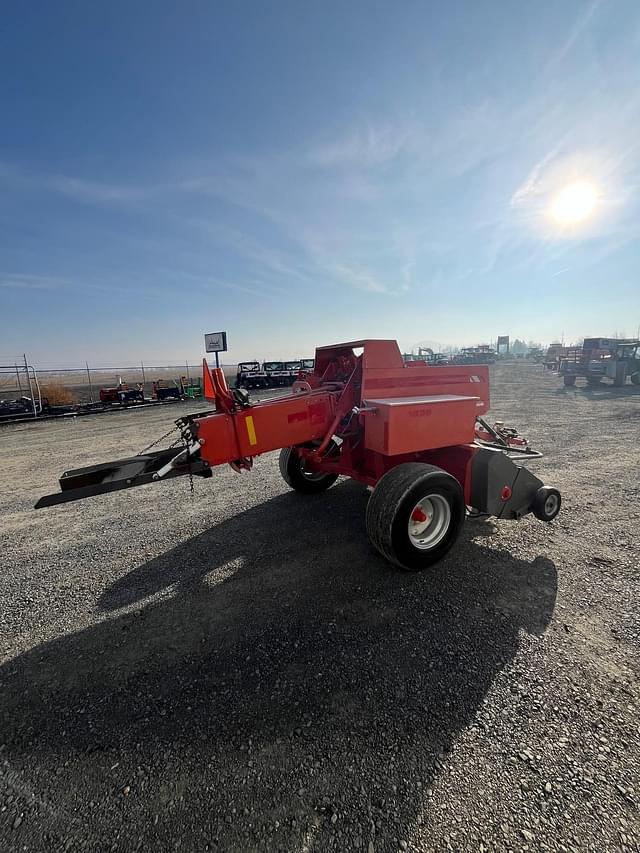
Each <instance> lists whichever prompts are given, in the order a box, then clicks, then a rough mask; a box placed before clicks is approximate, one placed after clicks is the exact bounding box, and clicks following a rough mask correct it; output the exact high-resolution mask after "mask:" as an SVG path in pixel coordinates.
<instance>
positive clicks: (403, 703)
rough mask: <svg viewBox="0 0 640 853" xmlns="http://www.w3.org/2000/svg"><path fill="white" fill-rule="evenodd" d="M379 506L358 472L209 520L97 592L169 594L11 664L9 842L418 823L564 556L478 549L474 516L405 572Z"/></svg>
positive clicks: (336, 837)
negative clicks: (452, 543) (381, 545)
mask: <svg viewBox="0 0 640 853" xmlns="http://www.w3.org/2000/svg"><path fill="white" fill-rule="evenodd" d="M366 500H367V494H366V492H365V491H364V490H363V489H362V488H361V487H360V486H358V485H357V484H355V483H353V482H349V481H348V482H344V483H340V484H338V485H337V486H335V487H334V488H333V489H331V490H330V491H329V492H328V493H326V494H325V495H323V496H318V497H315V498H312V499H307V498H301V497H300V496H298V495H296V494H294V493H287V494H284V495H282V496H280V497H277V498H274V499H273V500H270V501H267V502H266V503H264V504H261V505H258V506H256V507H254V508H252V509H249V510H247V511H246V512H244V513H242V514H240V515H238V516H236V517H234V518H231V519H229V520H227V521H224V522H223V523H221V524H218V525H214V526H212V527H211V528H210V529H209V530H208V531H206V532H205V533H203V534H202V535H200V536H197V537H195V538H193V539H191V540H188V541H186V542H183V543H181V544H180V545H178V546H176V547H175V548H174V549H173V550H172V551H170V552H168V553H166V554H163V555H162V556H161V557H159V558H157V559H154V560H152V561H150V562H148V563H145V564H144V565H141V566H139V567H138V568H137V569H135V570H134V571H132V572H131V573H130V574H128V575H126V576H124V577H122V578H121V579H120V580H119V581H118V582H117V583H116V584H114V585H113V586H111V587H110V588H109V589H107V590H106V591H105V593H104V595H103V596H102V599H101V602H100V605H101V607H102V608H104V609H106V610H108V611H113V610H115V609H117V608H119V607H122V606H125V605H131V604H133V603H135V602H142V600H143V599H144V598H145V597H147V596H150V595H153V594H154V593H157V592H159V591H161V590H168V589H169V587H171V590H170V592H167V593H165V596H164V597H163V598H161V599H160V600H155V601H152V602H150V603H147V604H146V606H144V608H143V609H141V610H137V611H136V612H131V611H130V610H129V611H128V612H126V613H124V614H122V613H121V614H119V615H118V614H116V615H110V616H108V617H107V618H105V620H104V621H103V622H101V623H99V624H97V625H94V626H91V627H89V628H87V629H86V630H84V631H81V632H78V633H76V634H72V635H69V636H63V637H60V638H57V639H56V640H54V641H51V642H49V643H46V644H44V645H42V646H40V647H38V648H35V649H33V650H32V651H30V652H28V653H25V654H23V655H22V656H20V657H18V658H17V659H15V660H13V661H11V662H10V663H8V664H6V665H5V666H3V667H2V668H0V690H1V694H2V704H1V711H0V745H1V744H5V746H4V749H3V750H2V751H0V760H4V761H5V767H8V768H11V772H12V773H14V776H15V777H16V778H17V779H19V780H20V784H21V785H22V786H23V788H25V786H26V785H30V786H31V787H32V789H33V790H34V791H36V792H37V796H36V799H35V803H36V804H35V805H33V806H32V807H30V808H32V809H33V814H32V815H31V816H30V817H31V819H25V821H24V823H23V824H22V826H20V827H19V829H17V830H15V831H14V832H13V834H12V836H11V837H12V841H13V843H15V845H16V849H19V847H18V845H19V844H22V843H27V842H29V849H37V850H39V849H47V848H48V849H56V845H58V844H61V843H62V841H61V839H64V838H66V837H72V838H74V839H76V840H78V839H82V838H84V839H87V840H88V841H87V843H89V842H90V847H91V849H92V850H98V849H103V848H106V849H112V850H113V849H121V850H135V849H138V848H139V847H142V846H143V845H144V846H145V847H148V846H149V845H150V846H151V848H152V849H175V847H176V842H179V843H180V844H181V849H183V850H200V849H206V845H207V844H209V845H210V846H211V848H212V849H219V850H237V851H251V850H254V849H268V850H286V851H302V850H305V851H321V850H325V849H328V848H329V847H330V846H334V849H339V850H344V849H352V848H353V847H354V846H355V847H360V846H362V848H363V849H364V850H365V851H366V850H367V848H368V844H369V840H370V839H372V838H373V840H374V843H375V851H376V853H379V851H381V850H387V849H389V850H391V849H393V850H396V849H397V846H398V839H403V838H407V839H408V838H410V836H411V826H412V825H414V824H415V821H416V818H417V817H418V816H419V815H421V814H423V812H424V811H425V808H426V809H427V811H428V805H427V801H426V794H425V791H426V789H427V788H428V787H429V785H430V784H431V782H432V780H434V778H435V777H436V776H437V775H438V767H439V762H440V761H441V760H442V759H443V754H444V753H446V752H448V751H449V750H450V749H451V746H452V743H453V741H454V740H455V738H456V736H457V735H458V733H459V732H460V731H461V730H462V729H464V728H465V727H467V726H469V725H470V723H472V721H473V720H474V717H475V715H476V713H477V711H478V709H479V706H480V705H481V703H482V701H483V699H484V697H485V695H486V693H487V691H488V690H489V688H490V687H491V684H492V682H493V679H494V678H495V676H496V674H497V673H499V672H500V670H501V669H502V668H503V667H504V666H505V665H506V664H507V663H508V662H509V661H510V660H511V659H512V658H513V657H514V655H515V653H516V651H517V648H518V642H519V632H520V631H521V630H525V631H528V632H533V633H536V634H539V633H541V632H542V631H544V629H545V626H546V625H547V623H548V622H549V619H550V618H551V614H552V612H553V608H554V603H555V597H556V571H555V567H554V565H553V563H552V562H550V561H549V560H547V559H545V558H538V559H536V560H534V561H533V562H531V563H530V562H523V561H520V560H516V559H514V558H513V557H512V556H511V555H510V554H509V553H508V552H506V551H503V550H500V549H499V548H498V547H496V548H490V547H485V546H484V545H482V544H479V543H478V542H476V539H484V541H486V537H487V536H490V535H491V532H492V530H493V527H492V526H491V525H490V524H487V523H482V522H468V524H467V525H466V531H465V534H464V535H463V537H462V539H461V541H460V542H459V544H458V546H457V547H456V548H455V549H454V551H453V553H452V554H451V555H450V556H449V557H448V558H447V559H446V560H445V561H444V562H442V563H441V564H440V565H439V566H438V567H437V568H436V569H435V570H434V571H433V572H432V573H421V574H415V575H414V574H406V573H402V572H398V571H394V570H392V569H391V568H390V567H389V566H388V565H387V564H386V563H385V562H384V561H383V560H382V559H381V558H379V557H378V556H377V555H375V554H374V553H373V552H372V551H371V550H370V548H369V546H368V544H367V541H366V536H365V531H364V510H365V506H366ZM418 783H420V785H418ZM124 786H130V791H129V792H127V796H124V795H123V794H122V790H123V787H124ZM45 792H46V793H45ZM25 798H27V795H26V794H25ZM38 803H40V805H38ZM245 810H247V811H246V813H245ZM334 813H335V814H336V815H337V818H334V819H333V821H332V815H334ZM27 817H29V815H27ZM376 821H377V822H378V826H377V827H376V826H375V823H376ZM372 822H373V832H374V835H372ZM1 830H2V824H0V832H1ZM44 833H46V838H47V839H48V840H46V843H45V840H41V839H44ZM393 839H396V840H395V841H394V840H393ZM112 845H115V847H114V846H112ZM20 849H21V848H20ZM74 849H76V847H74Z"/></svg>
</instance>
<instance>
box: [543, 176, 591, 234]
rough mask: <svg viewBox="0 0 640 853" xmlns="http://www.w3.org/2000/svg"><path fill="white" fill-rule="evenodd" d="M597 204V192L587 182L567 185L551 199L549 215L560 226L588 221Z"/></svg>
mask: <svg viewBox="0 0 640 853" xmlns="http://www.w3.org/2000/svg"><path fill="white" fill-rule="evenodd" d="M597 202H598V190H597V189H596V187H595V186H594V184H592V183H590V182H589V181H575V182H574V183H572V184H568V185H567V186H566V187H564V189H562V190H560V192H559V193H558V194H557V195H556V197H555V198H554V199H553V202H552V204H551V215H552V217H553V218H554V219H555V220H556V222H558V223H560V224H561V225H573V224H574V223H577V222H582V221H583V220H585V219H588V218H589V217H590V216H591V214H592V213H593V211H594V208H595V206H596V204H597Z"/></svg>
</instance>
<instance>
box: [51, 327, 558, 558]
mask: <svg viewBox="0 0 640 853" xmlns="http://www.w3.org/2000/svg"><path fill="white" fill-rule="evenodd" d="M203 372H204V390H205V393H204V396H205V398H206V399H207V400H209V401H210V402H212V403H214V404H215V410H213V411H212V410H209V411H205V412H201V413H199V414H194V415H188V416H186V417H184V418H181V419H179V420H178V421H176V428H177V430H178V433H179V439H178V440H179V442H180V446H179V447H177V448H176V447H173V448H169V449H166V450H162V451H155V452H153V453H146V454H145V453H143V454H141V455H139V456H135V457H132V458H129V459H123V460H119V461H117V462H113V463H106V464H102V465H96V466H91V467H89V468H83V469H79V470H74V471H69V472H66V473H65V474H63V476H62V477H61V478H60V486H61V491H60V492H59V493H56V494H53V495H47V496H46V497H43V498H41V499H40V500H39V501H38V503H37V504H36V508H40V507H46V506H53V505H56V504H59V503H65V502H67V501H73V500H78V499H81V498H85V497H90V496H95V495H98V494H102V493H105V492H110V491H114V490H117V489H125V488H131V487H134V486H138V485H144V484H146V483H156V482H160V481H161V480H163V479H166V478H168V477H175V476H180V475H183V474H188V475H191V476H199V477H210V476H211V475H212V468H214V467H215V466H217V465H221V464H229V465H231V466H232V468H233V469H234V470H236V471H238V472H240V471H243V470H250V469H251V468H252V467H253V462H254V459H255V458H256V457H257V456H259V455H261V454H263V453H268V452H270V451H273V450H280V471H281V473H282V476H283V479H284V480H285V482H286V483H287V484H288V485H289V486H290V487H291V488H293V489H295V490H296V491H298V492H300V493H302V494H314V493H318V492H323V491H325V490H326V489H328V488H329V487H330V486H331V485H333V483H334V482H335V481H336V480H337V478H338V477H340V476H346V477H351V478H352V479H354V480H358V481H359V482H361V483H363V484H364V485H366V486H368V487H370V488H371V489H372V493H371V496H370V499H369V503H368V506H367V513H366V527H367V532H368V535H369V539H370V540H371V542H372V544H373V545H374V546H375V548H376V549H377V550H378V551H379V552H380V553H381V554H383V556H384V557H386V558H387V559H388V560H389V561H390V562H392V563H393V564H395V565H397V566H399V567H401V568H403V569H407V570H410V571H417V570H420V569H424V568H427V567H428V566H431V565H433V564H434V563H436V562H437V561H438V560H440V559H441V558H442V557H443V556H444V555H445V554H446V553H447V552H448V551H449V549H450V548H451V547H452V545H453V544H454V543H455V541H456V539H457V538H458V536H459V534H460V531H461V528H462V525H463V523H464V520H465V517H466V515H467V514H469V513H471V514H474V515H493V516H496V517H498V518H501V519H513V520H517V519H519V518H521V517H522V516H523V515H526V514H527V513H530V512H532V513H533V514H534V515H535V516H536V517H537V518H539V519H540V520H542V521H551V520H552V519H553V518H555V517H556V515H557V514H558V512H559V510H560V503H561V498H560V494H559V492H558V491H557V490H556V489H553V488H549V487H547V486H544V485H543V483H542V482H541V481H540V480H539V479H538V478H537V477H535V476H534V475H533V474H532V473H531V472H530V471H529V470H528V469H527V468H525V467H524V464H523V463H524V462H525V461H526V460H527V459H528V458H535V457H539V456H540V455H541V454H540V453H538V452H536V451H533V450H531V448H530V447H529V446H528V443H527V442H526V441H525V440H524V439H523V438H521V437H520V436H518V434H517V433H516V432H515V430H512V429H505V428H504V427H502V426H500V425H497V426H496V427H492V426H490V425H489V424H488V423H487V422H486V421H485V420H484V419H483V417H482V416H483V415H484V414H485V413H486V412H487V410H488V409H489V370H488V368H487V367H486V366H482V365H451V366H448V365H446V366H440V365H438V366H433V365H428V364H427V363H426V362H422V361H411V362H407V363H405V362H404V361H403V359H402V356H401V354H400V350H399V348H398V345H397V343H396V342H395V341H392V340H363V341H351V342H349V343H344V344H335V345H332V346H326V347H320V348H318V349H317V350H316V358H315V366H314V369H313V370H312V371H308V372H306V371H301V372H300V375H299V377H298V379H297V380H296V382H295V383H294V385H293V387H292V393H291V394H288V395H286V396H282V397H276V398H272V399H268V400H263V401H258V402H251V400H250V399H249V395H248V393H247V392H246V391H245V390H244V389H241V388H239V389H234V390H233V391H231V390H229V388H228V387H227V383H226V380H225V377H224V373H223V372H222V370H221V369H219V368H214V369H213V370H211V369H210V368H209V366H208V364H207V362H206V360H205V361H204V363H203Z"/></svg>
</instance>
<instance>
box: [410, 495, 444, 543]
mask: <svg viewBox="0 0 640 853" xmlns="http://www.w3.org/2000/svg"><path fill="white" fill-rule="evenodd" d="M450 525H451V507H450V506H449V501H448V500H447V499H446V498H445V497H444V496H443V495H435V494H434V495H426V496H425V497H424V498H422V499H421V500H420V501H418V503H417V504H416V505H415V506H414V508H413V509H412V510H411V514H410V516H409V523H408V525H407V529H408V533H409V539H410V540H411V544H412V545H413V546H414V548H418V549H419V550H421V551H427V550H430V549H431V548H435V547H436V545H438V544H439V543H440V542H441V541H442V540H443V539H444V537H445V536H446V534H447V531H448V530H449V526H450Z"/></svg>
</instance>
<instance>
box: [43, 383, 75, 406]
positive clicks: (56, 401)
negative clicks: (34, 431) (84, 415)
mask: <svg viewBox="0 0 640 853" xmlns="http://www.w3.org/2000/svg"><path fill="white" fill-rule="evenodd" d="M40 393H41V394H42V398H43V399H44V398H45V397H46V398H47V400H48V401H49V405H50V406H68V405H70V404H71V403H75V402H76V395H75V394H74V393H73V391H71V390H70V389H69V388H67V387H66V386H65V385H63V384H62V383H61V382H47V384H46V385H41V386H40Z"/></svg>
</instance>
